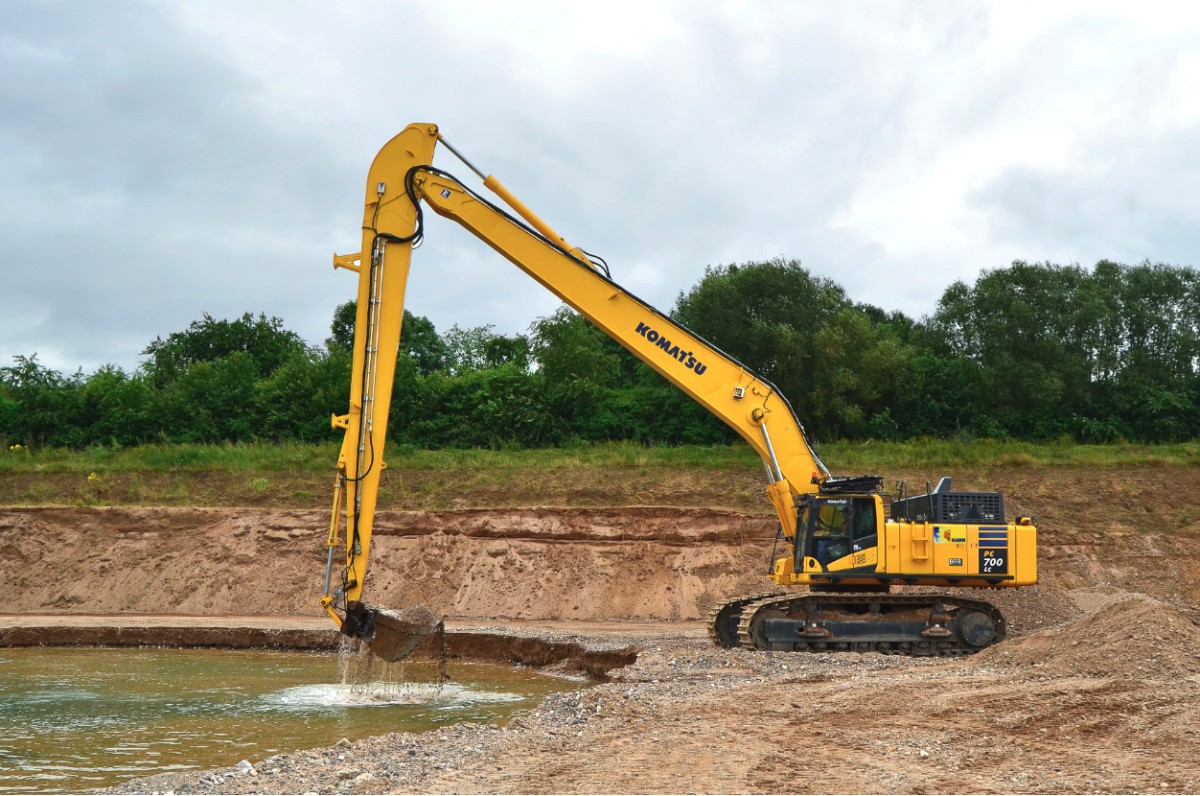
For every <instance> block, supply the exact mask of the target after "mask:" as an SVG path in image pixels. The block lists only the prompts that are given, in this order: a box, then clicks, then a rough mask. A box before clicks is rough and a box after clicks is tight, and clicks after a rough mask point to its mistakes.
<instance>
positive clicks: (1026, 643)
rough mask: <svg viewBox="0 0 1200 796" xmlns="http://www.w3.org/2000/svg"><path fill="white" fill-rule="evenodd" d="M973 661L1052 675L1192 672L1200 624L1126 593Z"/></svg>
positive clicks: (1199, 666) (1197, 669)
mask: <svg viewBox="0 0 1200 796" xmlns="http://www.w3.org/2000/svg"><path fill="white" fill-rule="evenodd" d="M974 661H975V662H976V663H978V664H980V665H990V664H998V665H1004V666H1016V667H1027V668H1029V669H1030V670H1032V671H1038V672H1040V673H1042V674H1053V675H1055V676H1070V675H1078V676H1086V677H1103V678H1110V679H1138V680H1145V679H1168V680H1173V679H1177V678H1180V677H1194V676H1195V675H1197V674H1200V627H1197V626H1196V624H1195V623H1194V622H1193V621H1192V620H1191V619H1190V618H1189V617H1188V616H1187V615H1185V614H1184V613H1182V612H1181V611H1179V610H1178V609H1176V608H1174V607H1172V606H1170V605H1167V604H1166V603H1163V602H1160V601H1159V600H1155V599H1152V598H1149V597H1145V596H1143V595H1129V596H1127V597H1126V598H1125V599H1119V600H1116V601H1114V602H1111V603H1109V604H1108V605H1106V606H1104V607H1102V608H1100V609H1099V610H1098V611H1096V612H1095V613H1091V614H1087V615H1085V616H1084V617H1082V618H1081V619H1077V620H1075V621H1073V622H1070V623H1067V624H1065V625H1060V626H1057V627H1054V628H1052V629H1049V630H1043V631H1041V632H1038V633H1034V634H1032V635H1029V636H1026V637H1024V638H1019V639H1015V640H1012V641H1010V642H1008V643H1006V644H1002V645H1000V646H998V647H993V648H991V649H988V650H984V651H983V652H981V653H979V654H978V655H977V656H976V657H975V659H974Z"/></svg>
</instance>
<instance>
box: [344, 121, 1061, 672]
mask: <svg viewBox="0 0 1200 796" xmlns="http://www.w3.org/2000/svg"><path fill="white" fill-rule="evenodd" d="M439 143H440V144H441V145H442V146H444V147H445V148H446V149H447V150H449V152H450V153H451V154H453V155H454V156H455V157H457V158H458V159H459V160H461V161H462V162H463V163H464V164H465V165H466V166H467V168H469V169H470V170H471V171H472V172H474V173H475V174H476V175H477V176H478V177H479V178H480V179H481V180H482V181H483V186H484V187H485V188H486V189H488V190H490V191H491V193H492V194H493V196H494V197H497V198H498V199H499V200H500V201H502V202H503V203H504V204H505V205H506V206H507V208H508V209H507V210H506V209H503V208H502V207H501V206H500V205H499V204H497V203H496V202H495V201H494V200H493V199H488V198H485V196H484V195H482V194H481V193H478V192H476V191H473V190H470V189H468V188H467V187H465V186H464V185H463V184H462V183H461V182H460V181H459V180H458V179H456V178H455V177H453V176H451V175H450V174H448V173H446V172H445V171H442V170H440V169H438V168H435V167H434V166H433V165H432V163H433V155H434V149H435V147H436V146H437V145H438V144H439ZM424 206H428V207H429V208H431V209H432V210H433V211H434V212H435V213H437V214H438V215H440V216H444V217H445V218H449V219H452V220H453V221H456V222H458V223H459V224H460V225H462V226H463V227H465V228H466V229H467V230H468V231H469V232H470V233H472V234H473V235H475V236H476V237H478V238H479V239H480V240H482V241H483V242H484V243H486V244H487V245H488V246H490V247H492V248H493V249H495V250H496V251H497V252H499V253H500V254H501V255H502V256H503V257H504V258H506V259H507V260H509V261H510V262H511V263H513V264H514V265H516V266H517V267H518V268H520V269H521V270H523V271H524V272H525V273H527V274H529V275H530V276H532V277H533V278H534V279H535V280H537V281H538V282H539V283H540V284H541V285H542V286H543V287H545V288H546V289H547V290H549V291H550V292H552V293H554V294H555V295H556V296H558V297H559V298H560V299H562V300H563V301H564V302H566V303H567V304H568V305H570V306H571V307H573V308H574V309H575V310H576V311H578V312H579V313H581V314H582V315H583V316H584V317H585V318H587V319H588V320H589V321H591V322H592V323H594V324H595V325H596V326H598V327H599V328H600V329H602V330H603V331H604V332H605V333H606V334H608V335H609V336H610V337H612V338H613V339H614V340H616V341H617V342H618V343H620V344H621V345H622V346H624V347H625V348H626V349H628V350H629V351H630V352H632V353H633V354H634V355H635V356H637V357H638V358H639V359H641V360H642V361H643V362H645V363H646V364H648V365H649V366H650V367H652V368H654V370H656V371H658V372H659V373H661V374H662V375H663V376H664V377H666V379H667V380H668V381H670V382H671V383H672V384H674V385H675V386H676V387H678V388H679V389H681V390H683V391H684V392H685V393H687V394H688V395H690V396H691V397H692V398H694V399H695V400H696V401H698V402H700V404H701V405H703V406H704V407H705V408H706V409H708V410H709V411H710V412H712V413H713V414H714V415H716V416H717V417H719V418H720V419H721V420H723V421H724V422H725V423H727V424H728V425H729V426H730V427H732V428H733V429H734V430H735V431H736V432H737V433H738V434H739V435H741V437H742V438H743V439H744V440H745V441H746V442H747V443H749V445H750V446H751V447H752V448H754V450H755V452H756V453H757V454H758V455H759V457H760V458H761V459H762V462H763V466H764V469H765V471H766V475H767V487H766V496H767V499H768V500H769V501H770V503H771V505H772V506H773V507H774V509H775V513H776V515H777V516H778V518H779V541H781V542H782V547H781V551H782V554H781V555H779V556H778V557H775V558H774V559H773V561H772V564H771V569H770V572H769V574H768V576H767V577H768V579H769V580H770V581H772V582H773V583H774V585H775V586H776V587H777V588H776V589H775V590H773V591H767V592H765V593H763V594H759V595H755V596H751V597H741V598H738V599H733V600H730V601H728V602H726V603H724V604H721V605H719V606H717V607H716V608H715V609H714V610H713V611H712V614H711V617H710V627H709V631H710V635H711V637H712V639H713V641H714V642H715V643H716V644H718V645H721V646H724V647H735V646H741V647H745V648H748V649H756V650H811V651H835V650H851V651H870V650H876V651H882V652H889V653H897V654H909V655H956V654H966V653H971V652H975V651H978V650H980V649H983V648H984V647H987V646H988V645H990V644H994V643H996V642H998V641H1000V640H1002V639H1003V638H1004V637H1005V633H1006V630H1007V628H1006V625H1005V620H1004V617H1003V616H1002V615H1001V613H1000V611H999V610H997V609H996V608H995V607H994V606H992V605H991V604H989V603H988V602H986V601H985V600H982V599H978V598H976V597H970V596H966V595H965V594H963V593H962V592H961V591H956V592H953V593H951V592H946V591H936V590H933V589H910V590H905V591H903V592H898V591H895V590H894V587H904V586H919V587H958V588H959V589H963V588H984V589H991V588H1010V587H1020V586H1028V585H1032V584H1034V583H1036V582H1037V529H1036V528H1035V526H1034V524H1033V521H1032V520H1031V519H1030V518H1028V517H1018V518H1016V519H1015V521H1013V522H1008V521H1006V519H1005V511H1004V498H1003V496H1002V495H1000V494H998V493H992V492H955V491H953V490H952V489H951V488H950V479H949V478H943V479H942V480H941V481H940V482H939V483H938V484H937V486H936V487H935V486H933V485H932V484H931V483H928V482H927V483H926V484H925V488H924V490H923V491H920V490H919V491H915V492H912V493H910V492H909V490H908V489H907V487H906V486H904V485H901V486H900V488H899V491H898V494H891V493H889V492H886V491H883V490H882V489H881V485H882V481H883V479H882V478H880V477H878V476H854V477H834V476H832V475H831V474H830V471H829V470H828V468H826V466H825V464H824V463H823V462H822V461H821V459H820V458H819V457H818V456H817V454H816V452H815V450H814V449H813V446H812V445H811V444H810V442H809V439H808V436H807V434H806V433H805V431H804V428H803V427H802V426H801V424H800V422H799V420H798V419H797V418H796V415H795V413H794V412H793V411H792V408H791V406H790V405H789V404H788V401H787V399H786V398H785V397H784V396H783V395H781V394H780V392H779V391H778V390H777V389H775V387H774V386H772V385H771V384H770V383H768V382H767V381H766V380H765V379H763V378H761V377H760V376H757V375H756V374H755V373H753V372H752V371H751V370H750V369H749V368H747V367H746V366H744V365H742V364H741V363H740V362H738V361H737V360H735V359H734V358H733V357H731V356H729V355H728V354H725V353H724V352H722V351H720V350H719V349H718V348H716V347H715V346H713V345H712V344H711V343H708V342H706V341H705V340H704V339H702V338H701V337H699V336H698V335H696V334H695V333H693V332H691V331H689V330H688V329H686V328H684V327H683V326H681V325H680V324H679V323H677V322H675V321H674V320H672V319H671V318H670V317H668V316H667V315H665V314H664V313H662V312H659V311H658V310H656V309H654V308H653V307H651V306H650V305H649V304H647V303H645V302H644V301H642V300H640V299H638V298H637V297H636V296H634V295H632V294H631V293H629V292H628V291H627V290H625V289H624V288H622V287H621V286H620V285H618V284H617V283H616V282H615V281H613V279H612V277H611V276H610V274H609V270H608V267H607V266H606V265H605V263H604V262H603V261H602V260H600V259H599V258H596V257H594V256H592V255H589V254H588V253H587V252H585V251H584V250H582V249H580V248H578V247H576V246H573V245H572V244H570V243H568V242H567V241H566V240H565V239H564V238H563V237H562V236H560V235H559V234H558V233H556V232H555V231H554V230H552V229H551V228H550V227H549V226H548V225H547V224H546V223H545V222H544V221H542V220H541V219H540V218H538V217H537V216H536V215H535V214H534V213H533V212H531V211H530V210H529V209H528V208H527V207H525V205H523V204H522V203H521V202H520V201H519V200H518V199H517V198H516V197H514V196H513V195H512V194H511V193H510V192H509V191H508V190H507V189H506V188H505V187H504V186H503V185H501V184H500V182H499V181H498V180H497V179H496V178H495V177H494V176H490V175H488V176H485V175H484V174H483V173H482V172H481V171H480V170H479V169H477V168H476V167H475V166H474V165H473V164H472V163H471V162H470V161H468V160H467V159H466V158H465V157H463V156H462V155H461V154H460V153H459V152H458V151H456V150H455V149H454V148H453V147H452V146H450V144H449V143H448V142H447V141H446V139H445V138H443V137H442V136H441V134H440V133H439V131H438V128H437V126H436V125H433V124H414V125H410V126H409V127H407V128H406V129H405V130H404V131H403V132H401V133H400V134H399V135H397V136H396V137H395V138H393V139H392V140H391V141H389V142H388V143H387V144H386V145H385V146H384V147H383V149H382V150H380V152H379V154H378V155H377V156H376V157H375V160H374V162H373V163H372V165H371V169H370V172H369V175H368V178H367V188H366V200H365V205H364V210H363V225H362V230H363V232H362V248H361V250H360V252H358V253H356V254H350V255H341V256H338V255H335V256H334V267H335V268H345V269H348V270H350V271H353V272H355V273H357V274H358V316H357V318H356V326H355V335H354V359H353V371H352V377H351V391H350V411H349V413H348V414H346V415H340V416H339V415H335V416H334V418H333V425H334V427H335V428H343V429H345V431H346V436H345V440H344V442H343V444H342V448H341V453H340V456H339V458H338V468H337V480H336V485H335V489H334V502H333V517H332V519H331V521H330V527H329V534H328V538H327V544H328V558H327V563H326V574H325V594H324V597H323V598H322V600H321V604H322V606H323V607H324V608H325V610H326V611H327V612H328V613H329V615H330V616H331V617H332V618H333V620H334V621H335V622H336V623H337V624H338V626H339V627H340V629H341V631H342V632H343V633H345V634H346V635H348V636H351V637H358V638H362V639H365V640H366V641H368V643H369V644H370V646H371V649H372V650H374V651H375V652H376V653H377V654H378V655H379V656H380V657H383V658H385V659H387V660H398V659H399V658H402V657H404V656H405V655H407V654H409V653H410V652H411V651H412V650H413V649H414V648H415V647H416V646H417V645H418V644H419V643H420V641H421V639H422V638H424V636H425V635H427V634H428V633H429V632H431V631H432V630H433V627H434V626H435V625H436V615H434V614H433V612H432V611H430V610H429V609H425V608H423V607H420V606H417V607H415V608H413V609H407V611H399V612H393V611H388V610H385V609H382V608H378V607H373V606H370V605H368V604H366V603H364V602H363V601H362V591H363V583H364V580H365V578H366V574H367V561H368V556H369V553H370V545H371V529H372V520H373V518H374V514H375V502H376V496H377V492H378V484H379V476H380V473H381V471H382V470H383V468H384V459H383V453H384V440H385V436H386V433H387V422H388V409H389V406H390V403H391V389H392V377H393V372H394V369H395V363H396V356H397V351H398V348H399V342H400V325H401V319H402V317H403V308H404V291H405V285H406V283H407V279H408V271H409V265H410V262H411V258H412V250H413V248H414V246H416V245H417V244H418V243H419V242H420V241H421V237H422V233H423V231H424V225H423V220H422V213H423V207H424ZM514 214H515V215H514ZM343 552H344V556H345V558H344V562H341V566H340V567H339V569H340V578H337V579H335V578H334V569H335V567H334V562H335V558H336V557H338V556H340V555H341V554H342V553H343ZM788 587H791V588H790V589H789V588H788ZM795 587H807V588H805V589H798V588H795Z"/></svg>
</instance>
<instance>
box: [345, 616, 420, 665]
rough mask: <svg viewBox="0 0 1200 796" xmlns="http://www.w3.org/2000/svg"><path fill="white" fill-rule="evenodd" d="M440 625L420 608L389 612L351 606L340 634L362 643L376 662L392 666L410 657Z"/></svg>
mask: <svg viewBox="0 0 1200 796" xmlns="http://www.w3.org/2000/svg"><path fill="white" fill-rule="evenodd" d="M441 622H442V620H441V618H440V617H438V615H437V613H435V612H434V611H433V609H431V608H429V607H428V606H424V605H414V606H412V607H410V608H404V609H402V610H399V611H389V610H387V609H385V608H372V607H370V606H368V605H365V604H364V603H355V604H353V605H352V606H351V608H350V610H349V611H347V612H346V619H345V621H344V622H343V623H342V633H344V634H346V635H347V636H351V637H356V638H361V639H363V640H365V641H366V642H367V644H368V646H369V647H370V648H371V652H372V653H374V654H375V655H376V656H377V657H378V658H380V659H382V660H385V661H387V662H388V663H394V662H395V661H400V660H404V659H405V658H407V657H408V656H409V655H412V654H413V652H415V651H416V649H417V647H419V646H421V642H422V641H424V640H425V638H426V637H427V636H429V635H430V634H431V633H433V632H434V631H435V630H437V628H438V625H440V624H441Z"/></svg>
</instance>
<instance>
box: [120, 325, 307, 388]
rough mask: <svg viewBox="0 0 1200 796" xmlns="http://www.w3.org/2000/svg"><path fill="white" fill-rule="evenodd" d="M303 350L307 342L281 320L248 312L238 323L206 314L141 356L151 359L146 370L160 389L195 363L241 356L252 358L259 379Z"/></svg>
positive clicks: (147, 348) (156, 343)
mask: <svg viewBox="0 0 1200 796" xmlns="http://www.w3.org/2000/svg"><path fill="white" fill-rule="evenodd" d="M304 348H305V346H304V341H303V340H301V339H300V337H299V336H298V335H297V334H296V333H295V332H290V331H288V330H286V329H284V328H283V321H282V320H280V319H279V318H270V319H268V318H267V317H266V316H265V315H263V314H262V313H259V315H258V317H257V318H255V317H254V316H253V315H251V314H250V313H248V312H247V313H245V314H244V315H242V317H240V318H238V319H236V320H232V321H228V320H220V321H218V320H216V319H214V318H213V317H212V316H211V315H209V314H208V313H204V317H203V318H202V319H201V320H198V321H193V322H192V323H191V324H190V325H189V326H188V328H187V329H186V330H184V331H182V332H172V333H171V334H169V335H167V339H166V340H163V339H162V338H161V337H160V338H155V340H154V342H153V343H151V344H150V345H148V346H146V348H145V350H143V351H142V354H144V355H148V356H149V357H150V361H149V362H148V363H147V367H148V368H149V370H150V373H151V374H152V375H153V377H154V380H155V383H156V384H158V385H160V386H161V385H163V384H166V383H167V382H170V381H172V380H174V379H176V378H179V376H180V375H181V374H183V373H184V372H185V371H187V369H188V368H189V367H191V366H192V365H195V364H196V363H200V362H215V361H217V360H221V359H225V358H227V357H229V356H230V355H231V354H234V353H239V352H240V353H244V354H246V355H247V356H248V357H249V361H250V363H251V364H252V365H253V366H254V370H255V372H256V373H257V374H258V375H259V376H266V375H267V374H269V373H271V372H272V371H273V370H275V368H277V367H279V366H280V365H281V364H283V362H284V361H285V360H287V359H288V357H290V356H292V355H293V354H295V353H297V352H299V351H303V350H304Z"/></svg>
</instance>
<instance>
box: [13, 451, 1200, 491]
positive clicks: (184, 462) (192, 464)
mask: <svg viewBox="0 0 1200 796" xmlns="http://www.w3.org/2000/svg"><path fill="white" fill-rule="evenodd" d="M338 449H339V445H338V444H337V443H322V444H307V445H305V444H297V443H281V444H268V443H248V444H224V445H187V444H180V445H142V446H139V447H134V448H116V449H114V448H86V449H83V450H68V449H63V448H43V449H39V450H33V451H30V450H28V449H20V450H16V451H13V450H3V451H0V473H5V472H8V473H38V472H45V473H71V472H81V473H85V474H91V473H99V474H101V475H103V474H104V473H181V472H224V473H241V474H249V473H270V472H288V471H290V472H295V473H320V472H329V473H332V472H333V470H334V468H335V466H336V462H337V457H338ZM820 455H821V458H822V459H823V460H824V461H825V463H826V464H827V465H828V466H829V467H830V469H831V470H833V471H834V472H835V473H852V472H860V471H861V472H866V471H868V470H869V471H872V472H876V471H886V470H902V469H912V468H925V467H933V468H946V467H995V466H1000V467H1058V466H1085V467H1128V466H1138V465H1197V464H1200V442H1188V443H1179V444H1172V445H1133V444H1125V443H1120V444H1113V445H1076V444H1071V443H1062V442H1057V443H1032V442H1018V441H1007V440H970V441H954V440H934V439H922V440H913V441H909V442H836V443H826V444H824V445H822V446H821V447H820ZM386 459H387V463H388V466H389V467H390V468H393V469H400V470H434V471H437V470H441V471H473V472H488V471H512V470H539V469H545V470H550V469H562V468H573V467H575V468H578V467H587V468H596V467H599V468H606V467H614V468H622V467H632V468H641V469H658V468H671V469H683V470H688V469H692V470H731V469H741V468H745V467H759V466H760V464H759V462H758V459H757V457H756V456H755V454H754V452H753V451H752V450H751V449H750V447H749V446H747V445H740V444H738V445H719V446H681V447H674V448H671V447H646V446H643V445H637V444H633V443H625V442H621V443H608V444H597V445H585V446H578V447H567V448H547V449H538V450H486V449H469V450H420V449H417V448H413V447H411V446H405V445H398V446H393V447H392V448H389V450H388V452H387V455H386ZM256 486H264V485H263V484H260V483H256Z"/></svg>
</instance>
